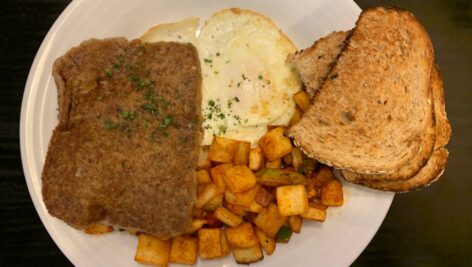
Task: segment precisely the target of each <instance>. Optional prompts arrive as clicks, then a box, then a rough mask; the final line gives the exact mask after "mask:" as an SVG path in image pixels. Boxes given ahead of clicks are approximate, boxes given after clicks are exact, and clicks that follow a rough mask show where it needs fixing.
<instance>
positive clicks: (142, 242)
mask: <svg viewBox="0 0 472 267" xmlns="http://www.w3.org/2000/svg"><path fill="white" fill-rule="evenodd" d="M169 254H170V240H160V239H158V238H156V237H154V236H151V235H148V234H140V235H139V239H138V248H137V249H136V255H135V256H134V260H135V261H137V262H139V263H141V264H149V265H154V266H167V264H169Z"/></svg>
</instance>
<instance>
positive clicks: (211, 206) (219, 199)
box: [203, 192, 224, 211]
mask: <svg viewBox="0 0 472 267" xmlns="http://www.w3.org/2000/svg"><path fill="white" fill-rule="evenodd" d="M223 198H224V195H223V194H222V193H219V192H218V193H216V195H215V196H214V197H213V198H212V199H211V200H210V201H209V202H208V203H206V204H205V206H204V207H203V209H204V210H206V211H214V210H216V208H218V207H220V206H221V205H223Z"/></svg>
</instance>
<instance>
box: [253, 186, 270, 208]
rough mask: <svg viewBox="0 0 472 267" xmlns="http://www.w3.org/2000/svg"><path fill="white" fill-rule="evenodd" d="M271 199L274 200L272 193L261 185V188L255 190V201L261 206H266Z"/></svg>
mask: <svg viewBox="0 0 472 267" xmlns="http://www.w3.org/2000/svg"><path fill="white" fill-rule="evenodd" d="M272 200H274V195H273V194H271V193H270V192H269V191H267V189H265V188H264V187H263V186H261V188H260V189H259V191H258V192H257V195H256V198H255V201H256V202H257V203H259V204H261V205H262V206H263V207H267V206H269V204H270V203H271V202H272Z"/></svg>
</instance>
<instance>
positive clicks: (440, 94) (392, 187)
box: [342, 67, 451, 192]
mask: <svg viewBox="0 0 472 267" xmlns="http://www.w3.org/2000/svg"><path fill="white" fill-rule="evenodd" d="M432 78H433V79H432V81H431V88H432V89H433V90H432V94H433V99H434V111H435V122H436V127H435V129H436V131H435V132H436V138H435V144H434V151H433V154H432V155H431V157H430V158H429V159H428V161H427V163H426V165H425V166H424V167H423V168H421V169H420V170H419V171H418V172H417V173H416V174H415V175H414V176H413V177H411V178H410V179H408V180H405V181H391V180H390V181H388V180H380V181H372V180H365V179H355V180H353V181H352V180H351V182H354V183H357V184H361V185H364V186H367V187H370V188H373V189H377V190H383V191H394V192H409V191H412V190H415V189H419V188H421V187H424V186H428V185H430V184H431V183H433V182H435V181H437V180H438V179H439V178H440V176H441V175H442V173H443V172H444V169H445V167H446V163H447V157H448V154H449V152H448V151H447V149H446V148H444V146H445V145H446V144H447V143H448V142H449V138H450V136H451V125H450V124H449V121H448V119H447V116H446V112H445V103H444V88H443V85H442V80H441V75H440V74H439V70H438V69H437V67H436V68H435V71H434V72H433V76H432ZM342 175H343V176H344V175H345V172H343V173H342ZM344 178H346V177H344ZM346 180H348V181H349V180H350V179H346Z"/></svg>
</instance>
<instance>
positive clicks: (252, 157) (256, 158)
mask: <svg viewBox="0 0 472 267" xmlns="http://www.w3.org/2000/svg"><path fill="white" fill-rule="evenodd" d="M263 163H264V158H263V157H262V150H261V149H260V148H258V147H254V148H251V150H250V151H249V169H251V170H253V171H258V170H260V169H261V168H262V164H263Z"/></svg>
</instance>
